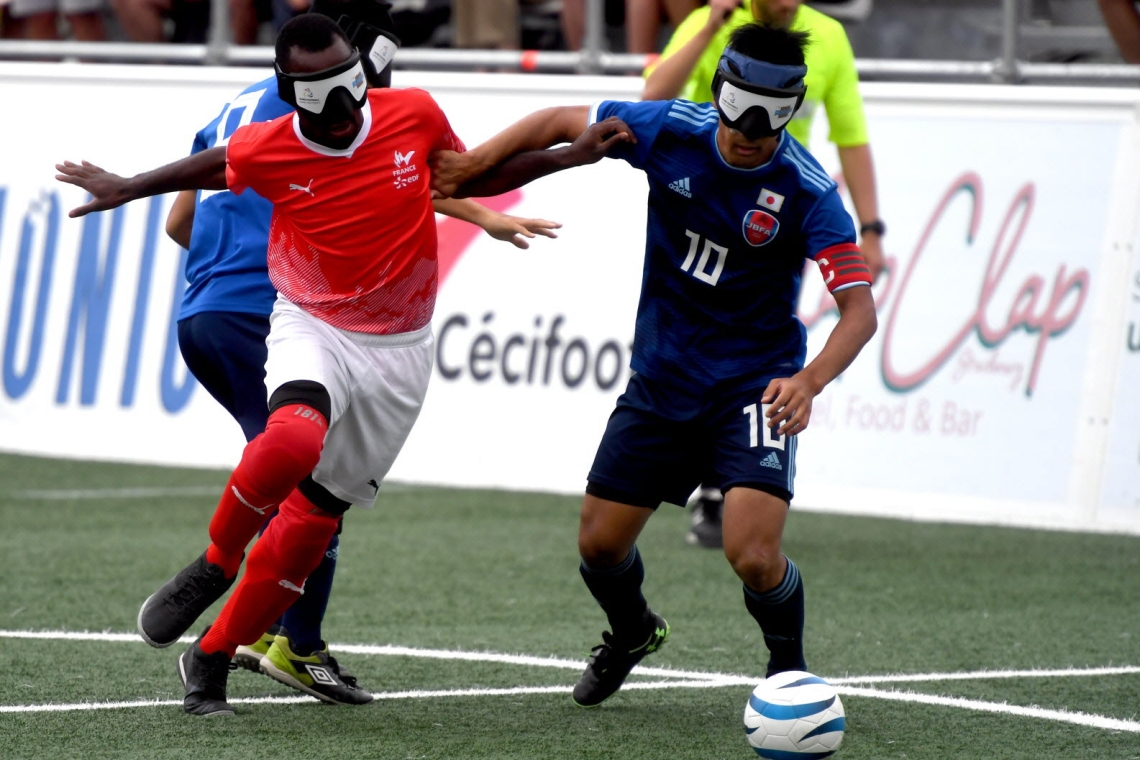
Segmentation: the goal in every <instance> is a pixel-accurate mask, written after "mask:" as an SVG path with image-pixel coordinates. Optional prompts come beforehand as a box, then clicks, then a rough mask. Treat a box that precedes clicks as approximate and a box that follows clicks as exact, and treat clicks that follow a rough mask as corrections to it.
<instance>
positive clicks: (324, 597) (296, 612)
mask: <svg viewBox="0 0 1140 760" xmlns="http://www.w3.org/2000/svg"><path fill="white" fill-rule="evenodd" d="M339 546H340V536H333V537H332V540H331V541H329V545H328V548H327V549H325V555H324V557H322V558H321V564H320V565H318V566H317V569H316V570H314V571H313V572H312V573H311V574H310V575H309V577H308V578H307V579H306V580H305V593H303V594H301V596H300V598H298V599H297V601H295V602H293V606H291V607H290V608H289V609H288V610H286V611H285V614H284V615H282V616H281V619H280V620H279V621H278V622H279V624H280V625H281V626H282V627H283V628H285V630H286V631H288V632H289V644H290V646H291V647H292V649H293V653H294V654H297V655H301V656H305V655H310V654H312V653H313V652H315V651H316V650H318V649H321V648H323V646H324V641H323V640H322V639H321V622H322V621H323V620H324V619H325V609H326V608H327V607H328V605H329V595H330V594H331V593H332V583H333V575H334V574H335V573H336V557H337V549H338V547H339Z"/></svg>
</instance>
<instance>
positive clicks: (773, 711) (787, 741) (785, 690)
mask: <svg viewBox="0 0 1140 760" xmlns="http://www.w3.org/2000/svg"><path fill="white" fill-rule="evenodd" d="M846 725H847V722H846V718H845V716H844V712H843V702H841V701H840V700H839V695H838V694H837V693H836V692H835V688H834V687H833V686H832V685H831V684H829V683H828V682H827V681H825V680H823V679H822V678H820V677H819V676H815V675H812V674H811V673H805V672H803V671H800V670H789V671H786V672H784V673H777V674H776V675H774V676H772V677H771V678H769V679H767V680H765V681H763V682H761V683H760V685H759V686H757V687H756V688H755V689H753V690H752V695H751V696H750V697H749V698H748V704H747V705H746V706H745V707H744V731H745V733H747V734H748V743H749V744H750V745H752V749H754V750H756V754H757V755H759V756H760V757H763V758H767V759H768V760H816V759H817V758H823V757H828V756H830V755H831V754H832V753H834V752H835V751H836V750H837V749H839V743H840V742H842V741H843V730H844V728H846Z"/></svg>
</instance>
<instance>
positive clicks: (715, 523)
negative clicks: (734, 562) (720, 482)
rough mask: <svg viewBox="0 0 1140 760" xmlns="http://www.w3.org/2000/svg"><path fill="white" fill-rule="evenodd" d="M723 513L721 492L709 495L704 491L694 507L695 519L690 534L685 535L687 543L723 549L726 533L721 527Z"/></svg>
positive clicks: (691, 524)
mask: <svg viewBox="0 0 1140 760" xmlns="http://www.w3.org/2000/svg"><path fill="white" fill-rule="evenodd" d="M713 493H715V496H713ZM723 511H724V497H723V496H721V495H720V492H719V491H714V492H712V493H709V492H706V491H705V490H704V489H702V491H701V495H700V497H699V498H698V499H697V503H696V504H695V505H694V506H693V518H692V522H691V523H690V525H689V532H688V533H686V534H685V543H687V544H691V545H693V546H703V547H704V548H706V549H720V548H722V547H723V546H724V531H723V528H722V526H721V515H722V513H723Z"/></svg>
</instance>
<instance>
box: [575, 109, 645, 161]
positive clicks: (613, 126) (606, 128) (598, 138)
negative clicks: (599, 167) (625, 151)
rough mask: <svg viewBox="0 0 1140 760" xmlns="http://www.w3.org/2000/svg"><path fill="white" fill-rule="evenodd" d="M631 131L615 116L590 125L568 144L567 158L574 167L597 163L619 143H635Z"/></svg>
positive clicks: (635, 138) (635, 139)
mask: <svg viewBox="0 0 1140 760" xmlns="http://www.w3.org/2000/svg"><path fill="white" fill-rule="evenodd" d="M636 142H637V137H635V136H634V134H633V130H632V129H630V128H629V126H628V125H627V124H626V123H625V122H624V121H622V120H621V119H619V118H618V117H616V116H611V117H610V118H608V119H604V120H602V121H599V122H596V123H594V124H591V125H590V126H589V127H587V128H586V131H585V132H583V133H582V134H580V135H578V139H577V140H575V141H574V142H572V143H570V147H569V148H568V149H567V156H569V157H570V161H571V163H572V164H573V165H574V166H584V165H586V164H593V163H597V162H598V161H600V160H602V159H603V158H605V156H606V154H607V153H609V152H610V150H612V149H613V148H614V147H615V146H617V145H619V144H621V143H630V144H633V143H636Z"/></svg>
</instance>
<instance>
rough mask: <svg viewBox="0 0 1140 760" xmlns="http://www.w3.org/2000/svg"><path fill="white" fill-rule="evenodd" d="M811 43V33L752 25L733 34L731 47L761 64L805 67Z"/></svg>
mask: <svg viewBox="0 0 1140 760" xmlns="http://www.w3.org/2000/svg"><path fill="white" fill-rule="evenodd" d="M810 42H811V38H810V36H809V35H808V33H807V32H793V31H791V30H790V29H783V28H780V27H776V26H766V25H764V24H756V23H752V24H745V25H744V26H741V27H739V28H737V29H736V30H735V31H733V33H732V36H731V37H729V39H728V47H730V48H732V49H733V50H735V51H736V52H738V53H740V54H741V55H744V56H747V57H749V58H752V59H754V60H757V61H766V62H768V63H774V64H776V65H779V66H803V65H804V50H806V49H807V46H808V44H809V43H810Z"/></svg>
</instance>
